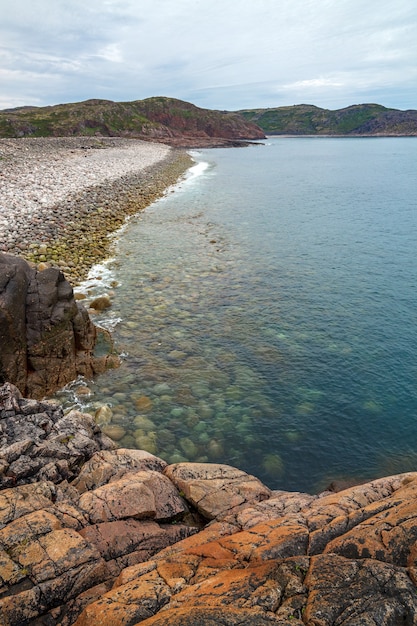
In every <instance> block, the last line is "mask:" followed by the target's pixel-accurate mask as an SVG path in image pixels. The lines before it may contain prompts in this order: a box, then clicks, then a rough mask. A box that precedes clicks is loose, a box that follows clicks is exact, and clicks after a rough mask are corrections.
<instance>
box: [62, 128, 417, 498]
mask: <svg viewBox="0 0 417 626" xmlns="http://www.w3.org/2000/svg"><path fill="white" fill-rule="evenodd" d="M192 156H193V158H194V160H195V163H196V165H195V167H194V168H193V169H192V170H191V171H190V172H189V173H188V175H187V177H186V178H185V180H183V181H182V182H181V183H180V184H179V185H178V186H177V187H176V188H175V189H172V190H170V191H169V192H168V193H167V194H166V196H165V197H164V198H163V199H162V200H160V201H158V202H156V203H154V204H153V205H152V206H150V207H149V208H148V209H147V210H146V211H145V212H143V213H141V214H140V215H138V216H137V217H135V218H133V219H131V220H130V221H129V223H128V224H127V226H126V227H125V228H124V229H123V232H122V233H121V235H120V237H119V240H118V242H117V249H116V253H115V258H114V259H113V260H112V261H111V262H110V263H109V264H107V266H106V268H96V269H95V270H94V271H93V274H92V282H91V285H92V288H91V290H90V291H91V294H92V295H94V294H96V293H100V292H104V291H106V290H107V291H109V289H110V290H111V289H112V288H111V287H110V283H111V282H112V281H113V287H114V288H113V293H111V297H112V302H113V304H112V308H111V309H109V311H108V312H106V313H105V314H103V315H101V316H100V317H99V318H98V322H100V323H102V324H104V325H107V326H109V327H111V328H112V331H113V334H114V339H115V342H116V347H117V350H118V351H119V352H120V353H121V354H122V366H121V367H120V368H119V369H118V370H114V371H111V372H108V373H106V374H105V375H103V376H101V377H99V378H98V379H97V380H96V381H95V382H93V383H89V384H88V385H89V388H90V390H91V394H92V395H91V396H90V397H87V398H85V396H84V397H81V396H79V397H78V398H77V395H75V397H76V401H77V402H78V404H79V405H81V406H82V407H83V408H86V409H87V410H91V411H95V410H96V409H97V407H99V406H101V405H103V404H106V405H107V406H108V407H109V408H110V412H109V413H108V414H109V415H110V416H111V417H110V418H108V419H107V422H110V423H108V424H107V425H106V426H105V428H107V431H108V432H109V433H111V432H113V433H114V434H115V436H117V438H118V443H119V445H122V446H128V447H139V448H146V449H149V450H150V451H151V452H154V453H156V454H158V455H160V456H162V457H163V458H165V459H166V460H167V461H169V462H177V461H184V460H188V461H197V462H204V461H210V462H221V463H228V464H231V465H235V466H238V467H240V468H242V469H244V470H246V471H248V472H250V473H253V474H255V475H257V476H258V477H259V478H261V479H262V480H263V481H264V482H265V483H267V484H268V485H269V486H271V487H272V488H279V489H291V490H293V489H296V490H303V491H318V490H320V489H323V488H325V487H326V486H327V485H328V484H329V482H331V481H332V480H334V479H348V480H351V479H352V480H363V479H369V478H372V477H376V476H380V475H385V474H391V473H397V472H401V471H408V470H417V323H416V322H417V255H416V253H417V176H416V174H417V167H416V166H417V142H416V140H415V139H414V138H308V137H305V138H269V139H268V140H267V141H266V142H265V143H264V144H263V145H255V146H251V147H248V148H241V149H215V150H202V151H198V152H193V153H192ZM96 279H98V280H96ZM94 285H95V286H94ZM97 285H99V287H97ZM81 384H82V383H81V382H80V381H78V382H77V383H76V384H75V385H73V386H72V389H71V390H70V391H71V393H74V392H75V394H76V392H77V386H79V385H81ZM67 393H69V391H68V392H67ZM84 393H85V390H84Z"/></svg>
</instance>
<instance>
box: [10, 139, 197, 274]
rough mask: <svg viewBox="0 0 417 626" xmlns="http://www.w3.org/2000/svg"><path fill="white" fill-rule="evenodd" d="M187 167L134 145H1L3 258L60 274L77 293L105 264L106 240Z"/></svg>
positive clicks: (181, 159)
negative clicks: (5, 255) (91, 273)
mask: <svg viewBox="0 0 417 626" xmlns="http://www.w3.org/2000/svg"><path fill="white" fill-rule="evenodd" d="M190 165H191V159H190V157H189V156H188V155H187V154H186V153H185V152H182V151H178V150H175V149H172V148H170V147H169V146H166V145H162V144H152V143H147V142H143V141H139V140H133V139H122V138H116V137H115V138H103V137H63V138H30V139H29V138H22V139H0V251H2V252H7V253H10V254H19V255H21V256H23V257H24V258H26V259H27V260H29V261H32V262H35V263H38V264H39V263H47V264H51V265H54V266H57V267H60V268H61V269H62V270H63V271H64V273H65V275H66V277H67V278H68V279H69V280H70V281H71V283H72V284H73V285H75V284H77V283H78V282H80V280H82V279H83V278H85V276H86V274H87V273H88V270H89V269H90V267H91V266H92V265H93V264H94V263H97V262H99V261H101V260H103V259H104V258H106V257H107V256H108V254H109V247H110V239H109V237H108V235H109V234H110V233H112V232H114V231H115V230H117V229H118V228H120V226H122V224H123V223H124V221H125V218H126V217H127V216H128V215H132V214H134V213H136V212H138V211H139V210H141V209H143V208H144V207H146V206H147V205H149V204H150V203H151V202H153V201H154V200H155V199H157V198H158V197H160V196H161V195H162V194H163V193H164V190H165V189H166V188H167V187H168V186H169V185H171V184H173V183H175V182H176V180H178V178H179V177H180V176H181V174H183V173H184V171H185V170H186V169H187V168H188V167H189V166H190Z"/></svg>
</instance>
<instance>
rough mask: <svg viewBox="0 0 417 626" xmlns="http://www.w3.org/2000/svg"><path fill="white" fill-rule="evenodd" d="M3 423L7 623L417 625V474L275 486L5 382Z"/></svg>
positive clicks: (1, 574) (0, 502) (1, 552)
mask: <svg viewBox="0 0 417 626" xmlns="http://www.w3.org/2000/svg"><path fill="white" fill-rule="evenodd" d="M0 424H1V439H0V442H1V443H0V479H1V481H0V488H1V489H0V624H1V626H3V625H4V626H26V625H30V626H71V625H73V624H74V625H76V626H91V625H92V624H97V625H100V626H135V625H137V624H143V625H144V626H156V625H158V626H214V625H216V626H218V625H220V626H243V625H245V626H264V625H265V626H267V625H270V624H277V625H279V626H284V625H285V624H286V625H288V624H296V625H298V626H301V625H303V624H304V625H306V626H362V625H364V626H397V625H398V626H399V625H403V626H404V625H405V626H416V625H417V472H416V473H407V474H400V475H396V476H391V477H387V478H381V479H377V480H374V481H371V482H369V483H366V484H363V485H358V486H354V487H350V488H348V489H345V490H344V491H340V492H338V493H333V492H324V493H322V494H319V495H310V494H303V493H289V492H285V491H271V490H270V489H268V487H266V486H265V485H263V484H262V483H261V482H260V481H259V480H257V479H256V478H255V477H253V476H249V475H247V474H246V473H245V472H242V471H240V470H238V469H236V468H233V467H230V466H226V465H218V464H207V463H203V464H198V463H178V464H175V465H167V464H166V463H165V462H164V461H163V460H162V459H159V458H157V457H155V456H153V455H152V454H150V453H148V452H145V451H143V450H128V449H114V448H113V444H111V442H109V440H108V439H107V438H105V437H104V436H103V435H102V434H101V432H100V429H99V428H98V426H97V425H95V424H94V422H93V421H92V419H91V416H88V415H83V414H81V413H78V412H72V413H69V414H68V415H66V416H64V415H62V413H61V411H60V410H59V409H58V408H57V407H56V406H55V405H53V404H50V403H46V402H40V401H36V400H27V399H24V398H22V397H21V395H20V394H19V392H18V391H17V390H16V388H13V386H11V385H9V384H6V385H3V387H0ZM106 448H107V449H106ZM33 463H35V465H33ZM36 464H37V465H36ZM19 468H20V470H19V472H20V473H18V472H17V470H18V469H19ZM12 470H13V472H12ZM12 483H13V484H12Z"/></svg>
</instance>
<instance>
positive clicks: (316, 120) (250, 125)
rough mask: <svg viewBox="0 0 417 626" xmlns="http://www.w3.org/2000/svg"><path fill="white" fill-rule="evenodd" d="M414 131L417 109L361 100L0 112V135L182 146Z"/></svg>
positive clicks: (101, 105) (104, 104)
mask: <svg viewBox="0 0 417 626" xmlns="http://www.w3.org/2000/svg"><path fill="white" fill-rule="evenodd" d="M266 134H267V135H290V136H300V135H322V136H329V135H330V136H370V137H373V136H417V110H408V111H401V110H398V109H390V108H386V107H384V106H381V105H379V104H358V105H353V106H349V107H346V108H343V109H338V110H335V111H330V110H328V109H322V108H319V107H316V106H314V105H310V104H299V105H294V106H284V107H276V108H268V109H245V110H241V111H214V110H209V109H202V108H199V107H197V106H195V105H194V104H191V103H189V102H184V101H182V100H177V99H175V98H167V97H153V98H146V99H145V100H135V101H132V102H113V101H111V100H97V99H93V100H86V101H84V102H76V103H70V104H58V105H54V106H47V107H34V106H25V107H19V108H15V109H5V110H3V111H0V137H3V138H12V137H67V136H102V137H124V138H137V139H142V140H147V141H152V142H162V143H167V144H170V145H173V146H181V147H204V146H207V147H216V146H230V145H232V146H233V145H242V143H243V144H244V143H245V142H247V141H256V140H260V139H263V138H264V137H265V135H266Z"/></svg>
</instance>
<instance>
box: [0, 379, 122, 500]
mask: <svg viewBox="0 0 417 626" xmlns="http://www.w3.org/2000/svg"><path fill="white" fill-rule="evenodd" d="M1 398H3V400H1ZM1 407H4V408H1ZM11 407H13V408H11ZM0 432H1V433H2V435H1V439H0V464H1V468H2V471H1V473H0V488H5V487H11V486H15V485H19V484H24V483H30V482H34V481H37V480H46V481H52V482H54V483H58V482H61V481H62V480H67V479H68V480H69V479H73V478H75V477H76V476H77V474H78V473H79V471H80V467H81V465H82V463H83V462H84V461H87V460H88V459H90V457H91V456H92V455H93V454H94V453H95V452H98V451H99V450H101V449H112V448H113V447H114V445H115V444H114V443H113V442H112V441H111V440H110V439H109V438H108V437H106V435H104V434H103V433H102V432H101V431H100V429H99V427H98V426H97V425H96V424H95V422H94V420H93V418H92V417H91V416H90V415H88V414H83V413H80V412H79V411H75V410H73V411H70V413H68V414H67V415H64V413H63V410H62V408H61V407H60V406H59V405H57V404H54V403H52V402H38V401H36V400H27V399H24V398H22V397H21V395H20V392H19V390H18V389H17V387H14V386H13V385H11V384H10V383H7V384H5V385H3V386H2V387H0Z"/></svg>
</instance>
